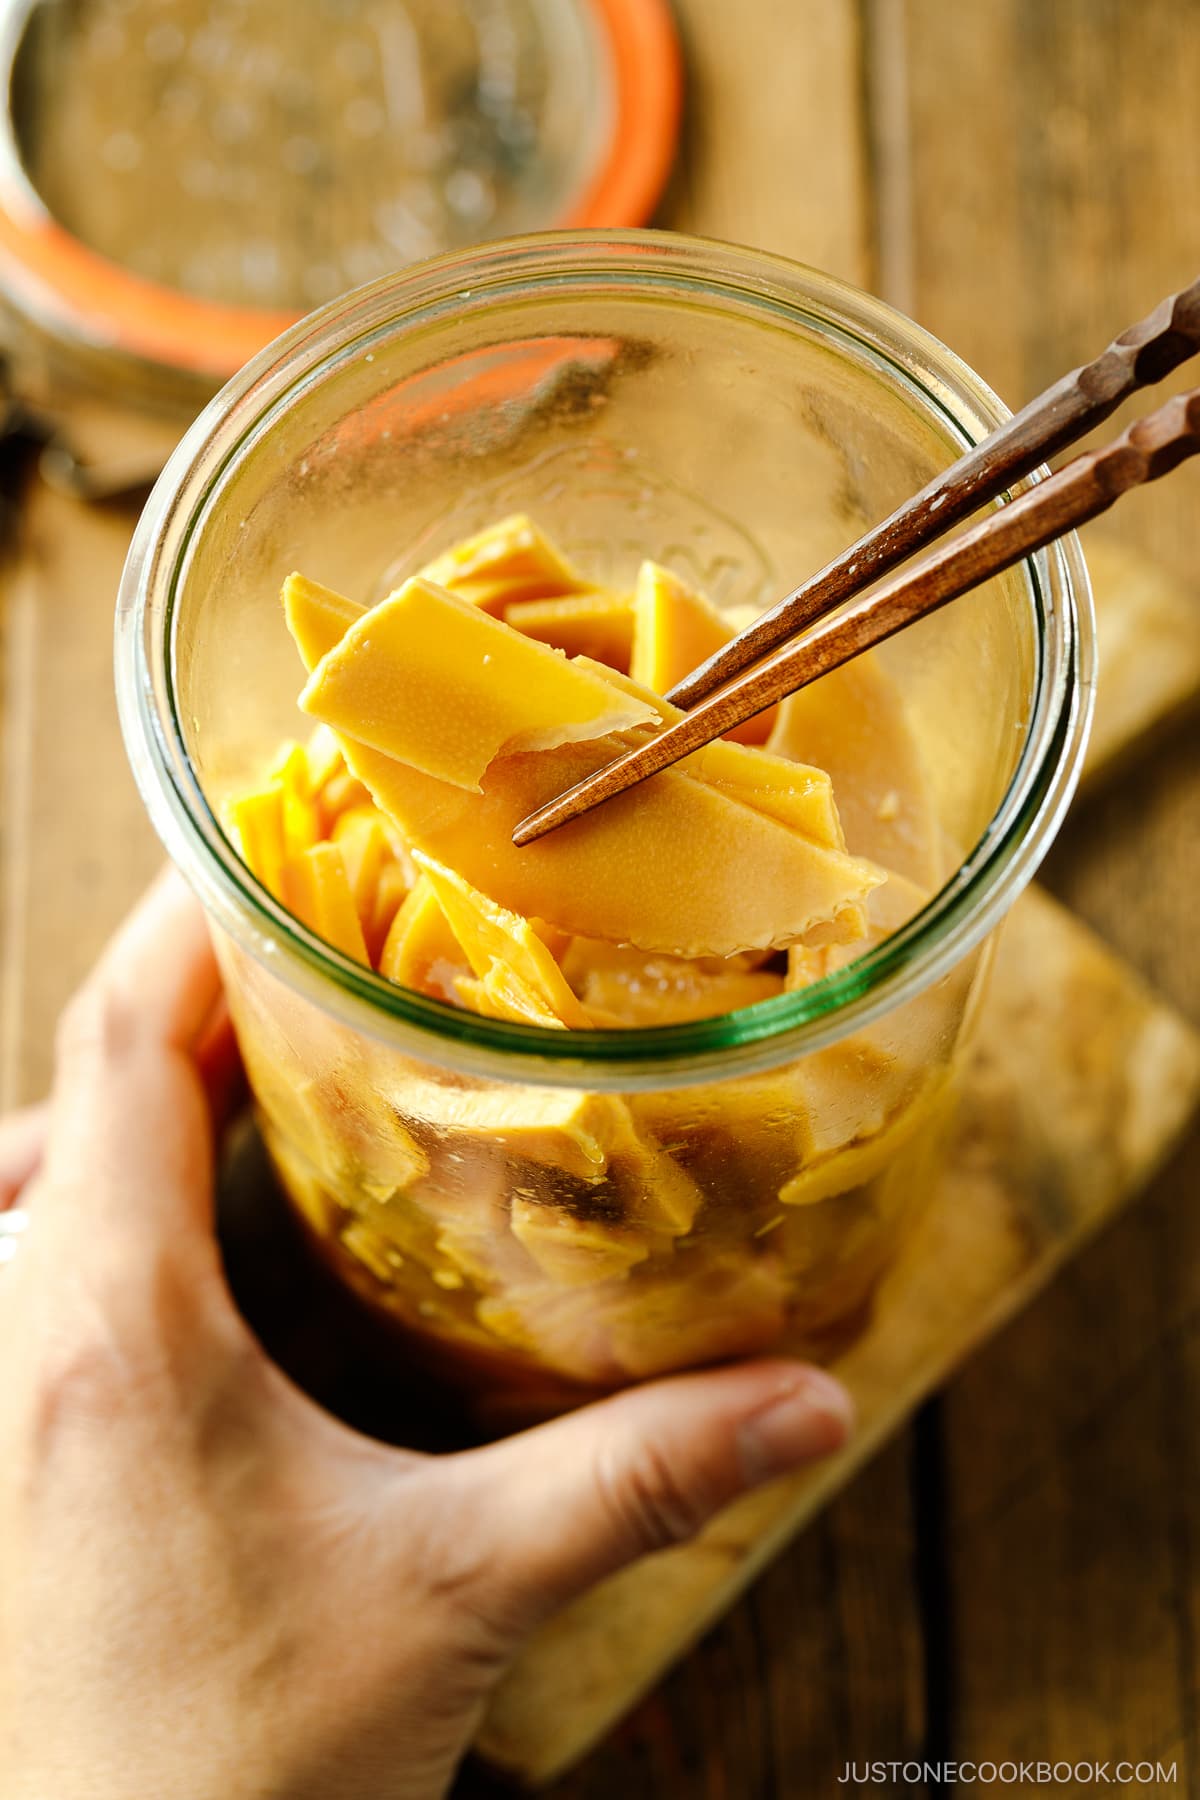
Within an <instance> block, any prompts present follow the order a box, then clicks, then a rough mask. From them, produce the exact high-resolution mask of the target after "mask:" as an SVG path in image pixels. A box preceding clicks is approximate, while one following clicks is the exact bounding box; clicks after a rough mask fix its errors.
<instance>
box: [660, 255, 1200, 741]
mask: <svg viewBox="0 0 1200 1800" xmlns="http://www.w3.org/2000/svg"><path fill="white" fill-rule="evenodd" d="M1197 351H1200V280H1197V281H1194V282H1193V283H1192V285H1191V287H1189V288H1184V289H1183V290H1182V291H1181V292H1180V293H1178V294H1172V295H1170V296H1169V297H1168V298H1167V299H1166V300H1163V301H1162V302H1161V303H1160V305H1158V306H1156V307H1155V309H1154V311H1153V312H1152V313H1150V314H1149V316H1148V317H1147V318H1145V319H1143V320H1142V321H1141V323H1140V324H1138V325H1131V326H1130V327H1129V329H1128V330H1127V331H1123V332H1122V333H1121V335H1120V337H1118V338H1115V339H1114V340H1113V342H1112V343H1111V344H1110V345H1109V346H1108V349H1107V350H1105V351H1104V352H1103V354H1102V355H1100V356H1098V357H1097V358H1096V359H1095V361H1094V362H1090V363H1087V364H1085V365H1084V367H1083V368H1080V369H1076V370H1074V371H1073V373H1072V374H1070V375H1064V376H1063V378H1062V380H1061V381H1056V382H1055V383H1054V385H1053V386H1052V387H1048V388H1047V389H1046V390H1045V392H1044V393H1042V394H1039V395H1038V397H1037V399H1036V400H1031V401H1030V402H1029V405H1028V406H1026V407H1024V408H1022V410H1021V411H1020V412H1019V413H1017V414H1015V415H1014V417H1013V418H1011V419H1009V420H1008V422H1007V423H1006V424H1004V425H1001V426H999V427H998V428H997V429H996V430H995V431H993V432H992V433H991V435H990V436H989V437H986V438H984V440H983V442H982V443H980V444H977V445H976V446H975V448H974V449H973V450H968V452H967V454H966V455H965V456H962V457H960V458H959V460H958V461H957V462H956V463H954V464H953V465H952V466H951V467H950V468H949V469H946V470H944V471H943V473H942V474H940V475H938V476H936V477H935V478H934V480H932V481H931V482H930V483H929V484H928V486H927V487H923V488H922V489H921V491H920V493H919V494H915V495H914V496H913V498H912V499H911V500H906V501H905V502H904V504H903V506H900V507H897V509H896V511H895V512H894V513H892V514H891V515H890V516H889V517H888V518H886V519H884V521H883V523H882V524H880V525H876V526H875V527H874V528H873V529H872V530H871V531H869V532H867V534H866V536H865V537H861V538H860V539H859V540H858V542H857V543H856V544H853V545H851V547H850V549H849V550H847V551H845V553H844V554H843V555H841V556H839V557H838V558H837V560H836V561H835V562H831V563H829V564H828V565H827V566H826V567H825V568H824V569H821V570H820V571H819V572H818V573H817V574H816V575H812V576H810V577H809V579H808V580H807V581H805V582H804V583H803V584H802V585H801V586H800V587H798V588H795V589H793V591H792V592H791V593H790V594H788V595H787V596H786V598H784V599H783V600H781V601H780V602H779V603H778V605H777V606H773V607H772V608H771V609H770V611H769V612H765V613H763V614H762V616H761V617H760V618H757V619H756V620H755V621H754V623H753V624H752V625H750V626H748V627H747V629H746V630H745V631H743V632H740V633H739V635H738V636H737V637H736V638H734V639H733V641H732V642H731V643H729V644H726V645H725V646H724V648H723V649H721V650H718V651H717V652H716V654H715V655H714V656H710V657H709V658H708V661H707V662H703V663H701V664H699V666H698V667H697V668H695V669H693V670H692V671H691V673H690V674H689V675H685V676H684V678H683V680H682V681H679V682H677V683H676V684H675V686H674V687H673V688H672V689H671V691H670V693H669V694H668V695H667V699H668V700H670V701H672V702H673V703H674V705H676V706H680V707H683V708H684V710H685V711H686V710H687V709H688V708H689V707H692V706H694V705H695V704H696V702H697V700H702V699H703V698H704V696H705V695H706V694H711V693H712V692H714V691H715V689H717V688H719V687H722V686H723V685H724V684H725V683H726V682H727V681H730V680H732V678H733V676H735V675H740V674H741V672H742V670H743V669H748V668H750V667H751V666H752V665H753V664H754V663H756V662H758V661H760V659H761V658H762V657H764V656H766V655H767V654H768V653H769V652H770V651H772V650H774V649H776V648H777V647H778V646H779V645H780V644H783V643H786V642H787V641H788V640H789V639H793V638H795V637H796V636H797V635H798V634H799V633H800V632H801V631H804V630H806V629H807V628H808V626H810V625H812V624H813V623H814V622H815V621H816V620H817V619H819V618H823V617H824V615H825V614H826V613H827V612H831V611H832V610H833V608H834V607H835V606H840V605H841V604H842V602H843V601H845V600H848V599H850V598H851V596H852V595H853V594H856V593H862V592H863V591H864V589H866V588H868V587H871V586H873V585H874V583H875V582H877V581H881V580H882V579H883V577H884V576H885V575H890V574H891V572H892V570H893V569H895V568H896V567H897V566H898V565H899V564H900V563H902V562H906V561H907V560H908V558H909V557H910V556H914V555H915V554H916V553H917V551H918V550H924V549H925V547H926V546H927V545H928V544H931V543H933V542H934V541H935V539H937V538H940V537H943V536H944V535H945V533H946V532H947V531H948V530H949V529H950V528H951V526H953V525H957V524H958V523H959V522H960V520H962V519H966V518H969V517H970V515H971V513H973V512H977V511H978V510H979V508H980V507H981V506H984V505H986V504H987V502H988V501H989V500H995V499H997V498H998V497H999V496H1000V495H1001V494H1003V493H1004V492H1005V491H1006V489H1008V488H1009V487H1011V486H1012V485H1013V483H1014V482H1016V481H1019V480H1020V479H1021V478H1022V477H1023V476H1025V475H1029V474H1032V472H1033V470H1034V469H1036V468H1037V467H1038V466H1039V465H1040V464H1041V463H1044V462H1046V461H1047V460H1048V459H1049V458H1050V457H1052V456H1056V455H1057V454H1058V452H1059V451H1060V450H1065V449H1066V448H1067V446H1068V445H1069V444H1074V443H1076V442H1078V440H1079V439H1080V438H1081V437H1084V436H1085V435H1086V433H1087V432H1089V431H1091V430H1092V428H1093V427H1094V426H1096V425H1100V424H1102V423H1103V421H1104V420H1105V419H1107V418H1108V417H1109V416H1110V415H1111V414H1112V413H1113V412H1115V411H1116V409H1117V407H1118V406H1120V405H1121V403H1122V401H1123V400H1126V399H1127V398H1128V397H1129V395H1130V394H1132V393H1134V392H1136V390H1137V389H1138V388H1143V387H1153V386H1154V385H1155V383H1156V382H1159V381H1161V380H1162V378H1163V377H1164V376H1165V375H1168V374H1169V373H1170V372H1171V370H1172V369H1176V368H1178V367H1179V365H1180V363H1182V362H1186V361H1187V359H1188V358H1189V357H1190V356H1194V355H1195V354H1196V352H1197Z"/></svg>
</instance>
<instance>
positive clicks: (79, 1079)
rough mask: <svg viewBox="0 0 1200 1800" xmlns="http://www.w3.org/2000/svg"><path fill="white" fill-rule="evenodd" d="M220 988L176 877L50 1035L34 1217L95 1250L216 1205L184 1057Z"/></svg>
mask: <svg viewBox="0 0 1200 1800" xmlns="http://www.w3.org/2000/svg"><path fill="white" fill-rule="evenodd" d="M218 994H219V980H218V975H217V970H216V964H215V960H214V957H213V953H212V947H211V944H210V942H209V938H208V933H207V930H206V928H205V924H204V919H203V915H202V913H201V911H200V908H199V906H198V905H197V903H196V902H195V900H193V898H192V897H191V895H190V894H189V893H188V891H187V889H186V888H185V887H184V885H183V883H182V882H181V881H180V880H179V878H178V877H177V876H174V875H168V876H166V877H163V878H160V879H159V880H158V881H157V882H155V884H154V885H153V887H152V888H151V889H150V890H149V892H148V893H147V894H146V896H145V898H144V899H143V900H142V901H141V903H140V904H139V905H138V906H137V908H136V909H135V910H134V912H133V913H132V914H131V915H130V917H129V918H128V919H127V920H126V922H125V924H124V925H123V926H122V927H121V929H120V931H119V932H118V933H117V935H116V937H115V938H114V939H113V940H112V942H111V943H110V945H109V947H108V949H107V950H106V951H105V952H104V954H103V956H102V957H101V959H100V961H99V963H98V964H97V966H96V968H95V970H94V971H93V973H92V975H91V976H90V977H89V979H88V981H87V982H86V983H85V984H84V986H83V987H82V988H81V989H80V991H79V993H78V995H77V996H76V997H75V999H74V1000H73V1001H72V1002H71V1005H70V1006H69V1007H68V1009H67V1011H66V1013H65V1014H64V1016H63V1021H62V1024H61V1026H60V1029H59V1042H58V1058H57V1067H56V1072H55V1082H54V1093H53V1097H52V1103H51V1115H50V1129H49V1135H48V1139H47V1145H46V1152H45V1161H44V1170H43V1177H44V1179H43V1183H42V1187H41V1189H40V1191H39V1196H38V1198H39V1229H38V1232H37V1234H31V1239H32V1235H36V1236H37V1237H38V1238H39V1239H41V1237H42V1231H43V1227H42V1223H41V1218H40V1215H41V1213H42V1212H43V1211H44V1212H45V1213H46V1214H47V1215H49V1216H50V1218H51V1219H53V1221H54V1222H55V1224H54V1225H53V1226H51V1225H50V1224H47V1226H46V1230H47V1231H50V1230H52V1229H57V1230H60V1231H61V1229H63V1228H65V1229H67V1230H69V1231H70V1232H72V1233H75V1232H78V1231H80V1230H82V1229H86V1230H87V1231H88V1232H89V1233H90V1234H91V1235H90V1240H89V1241H90V1243H91V1244H92V1245H102V1244H106V1243H111V1244H113V1245H114V1246H125V1247H126V1249H128V1248H129V1247H130V1246H134V1245H137V1244H140V1245H141V1246H143V1247H144V1248H146V1249H147V1250H150V1251H153V1250H154V1248H155V1246H156V1245H157V1246H159V1247H161V1244H162V1243H163V1241H164V1240H165V1236H166V1234H173V1233H177V1232H178V1231H179V1230H180V1229H181V1228H187V1227H196V1226H203V1227H204V1228H205V1229H206V1230H207V1228H208V1226H209V1223H210V1220H211V1211H212V1178H213V1171H212V1123H211V1119H210V1117H209V1111H208V1106H207V1102H206V1098H205V1092H204V1086H203V1083H202V1081H201V1077H200V1073H199V1070H198V1067H197V1064H196V1062H195V1060H194V1057H193V1054H192V1047H193V1042H194V1040H195V1039H196V1037H197V1034H199V1033H201V1032H202V1031H203V1030H204V1027H205V1023H206V1021H207V1020H208V1019H209V1018H210V1017H211V1016H212V1014H213V1009H214V1006H215V1004H216V1001H217V997H218Z"/></svg>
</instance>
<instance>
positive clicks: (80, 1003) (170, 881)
mask: <svg viewBox="0 0 1200 1800" xmlns="http://www.w3.org/2000/svg"><path fill="white" fill-rule="evenodd" d="M220 991H221V981H220V976H219V974H218V971H217V963H216V958H215V956H214V955H213V950H212V943H211V940H210V938H209V935H208V928H207V926H206V924H205V921H204V914H203V911H202V910H201V907H200V904H199V902H198V901H197V900H196V899H195V897H194V896H193V894H192V893H191V891H190V890H189V889H188V887H187V886H186V885H185V883H184V881H183V880H182V878H181V877H180V876H179V875H178V874H176V872H175V870H174V869H171V868H166V869H164V870H163V871H162V873H161V874H160V875H159V876H158V878H157V880H155V881H154V882H152V883H151V885H150V887H149V888H148V889H147V890H146V892H145V893H144V894H143V896H142V898H141V900H139V902H138V904H137V905H136V906H135V907H134V909H133V911H132V912H131V913H130V914H129V916H128V918H127V919H126V920H125V922H124V923H123V924H122V925H121V926H120V927H119V928H118V930H117V932H116V933H115V935H114V936H113V937H112V938H111V939H110V941H109V943H108V945H107V947H106V949H105V950H104V951H103V952H102V954H101V956H100V958H99V960H98V962H97V963H96V966H95V968H94V969H93V970H92V972H91V974H90V975H89V976H88V978H87V980H86V981H85V982H84V984H83V986H82V988H81V989H80V990H79V992H78V994H76V996H75V999H74V1000H73V1001H72V1002H71V1004H70V1006H68V1008H67V1010H66V1012H65V1014H64V1016H63V1030H62V1032H61V1034H60V1042H59V1047H58V1048H59V1062H60V1064H61V1063H62V1062H64V1061H69V1060H70V1059H71V1058H72V1057H73V1056H74V1055H75V1053H76V1052H78V1053H79V1054H80V1056H81V1057H83V1058H84V1059H85V1060H86V1059H87V1058H89V1057H90V1056H91V1054H92V1052H93V1051H94V1049H95V1045H94V1042H93V1041H92V1040H93V1036H94V1034H95V1031H96V1030H97V1028H98V1027H99V1026H100V1025H101V1024H104V1023H107V1024H108V1025H110V1026H111V1027H113V1028H115V1029H120V1030H123V1031H125V1032H134V1031H136V1032H137V1033H138V1035H139V1036H144V1037H146V1038H149V1039H151V1040H152V1041H153V1042H155V1043H158V1044H162V1045H166V1046H168V1047H172V1048H178V1049H190V1048H191V1046H192V1045H193V1044H194V1042H195V1040H196V1038H197V1037H198V1036H199V1034H200V1032H201V1031H202V1030H203V1028H204V1026H205V1024H206V1023H207V1021H208V1020H209V1018H210V1016H211V1014H212V1012H213V1009H214V1007H215V1006H216V1004H217V1000H218V997H219V995H220Z"/></svg>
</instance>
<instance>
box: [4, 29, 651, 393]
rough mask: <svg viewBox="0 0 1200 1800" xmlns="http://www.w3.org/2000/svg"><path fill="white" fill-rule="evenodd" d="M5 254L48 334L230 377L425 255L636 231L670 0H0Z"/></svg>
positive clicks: (647, 206)
mask: <svg viewBox="0 0 1200 1800" xmlns="http://www.w3.org/2000/svg"><path fill="white" fill-rule="evenodd" d="M0 30H2V31H3V33H4V41H3V42H2V43H0V53H2V54H3V56H4V59H5V62H6V66H7V68H8V71H9V79H8V108H7V130H6V142H5V143H4V145H3V146H0V252H2V253H3V259H4V265H5V274H6V276H7V280H6V286H7V287H8V289H9V291H10V296H11V295H15V296H16V298H17V300H18V304H19V305H20V306H21V307H23V308H24V309H26V310H32V311H34V312H35V313H37V314H41V315H44V314H45V313H46V312H49V313H50V314H51V315H52V316H53V320H54V324H55V328H56V329H57V331H58V333H59V334H60V335H62V336H64V337H66V338H67V339H70V338H72V337H75V338H79V339H82V340H83V341H85V342H87V343H90V344H93V345H108V346H111V347H113V348H116V349H119V350H124V351H127V352H130V353H132V354H133V355H135V356H140V357H142V358H145V359H147V360H150V361H159V362H165V363H167V364H170V365H173V366H176V367H183V368H188V369H193V370H202V371H204V372H206V373H210V374H212V375H214V376H217V377H223V376H225V375H227V374H229V373H231V372H232V371H233V370H234V369H235V368H236V367H238V366H239V365H240V364H241V362H242V361H244V360H245V358H246V357H247V356H249V355H250V354H252V353H253V352H254V351H255V350H256V349H258V348H260V347H261V346H262V345H263V344H264V343H266V342H267V341H269V340H270V338H272V337H273V336H274V335H276V333H277V332H278V331H279V330H281V329H282V328H283V327H284V326H285V325H286V324H288V323H290V322H291V321H292V320H293V319H294V318H296V317H297V316H299V315H301V314H303V313H306V312H308V311H309V310H311V309H312V308H313V307H315V306H319V305H321V304H323V303H324V302H325V301H327V300H329V299H331V298H333V297H335V296H336V295H338V294H340V293H343V292H345V291H346V290H347V289H349V288H352V287H356V286H358V285H360V284H361V283H363V282H366V281H370V280H372V279H374V278H375V277H377V276H380V275H383V274H386V273H389V272H391V271H394V270H395V269H396V268H398V267H401V266H403V265H405V264H407V263H410V262H414V261H418V260H421V259H424V258H426V257H429V256H431V255H434V254H436V253H438V252H440V251H445V250H451V249H456V248H460V247H463V246H465V245H468V244H472V243H475V242H478V241H481V240H484V239H490V238H500V237H508V236H511V235H514V234H517V233H521V232H527V231H531V230H536V229H541V228H544V227H547V226H552V225H609V226H612V225H621V224H635V223H639V222H641V221H642V220H644V219H645V218H646V217H647V216H648V215H649V213H650V212H651V210H652V209H653V206H654V204H655V201H656V199H657V197H658V193H659V191H660V189H661V186H662V183H663V181H664V180H665V177H666V174H667V172H668V170H669V166H670V161H671V157H672V154H673V149H674V143H675V137H676V132H677V125H678V111H679V87H680V81H679V63H678V50H677V44H676V40H675V37H674V33H673V28H672V25H671V21H670V16H669V10H668V7H667V5H666V0H303V3H302V4H297V3H296V0H8V4H4V3H3V0H0Z"/></svg>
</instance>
